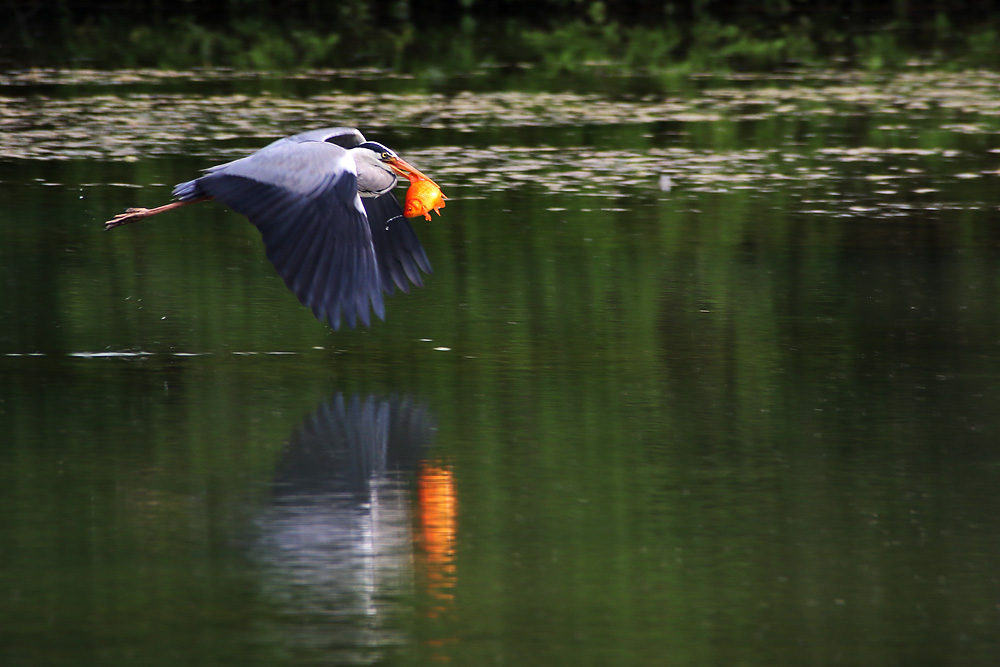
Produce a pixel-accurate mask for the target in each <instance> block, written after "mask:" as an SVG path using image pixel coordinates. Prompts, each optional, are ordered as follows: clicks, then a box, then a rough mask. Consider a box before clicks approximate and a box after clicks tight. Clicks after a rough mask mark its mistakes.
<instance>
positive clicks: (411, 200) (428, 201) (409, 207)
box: [403, 175, 447, 220]
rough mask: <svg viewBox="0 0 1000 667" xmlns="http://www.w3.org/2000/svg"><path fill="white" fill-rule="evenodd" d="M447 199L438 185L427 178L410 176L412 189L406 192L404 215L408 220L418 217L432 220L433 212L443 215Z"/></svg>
mask: <svg viewBox="0 0 1000 667" xmlns="http://www.w3.org/2000/svg"><path fill="white" fill-rule="evenodd" d="M445 199H447V197H445V196H444V193H443V192H441V188H439V187H438V185H437V183H435V182H434V181H431V180H429V179H426V178H417V177H416V176H413V175H410V188H409V189H408V190H407V191H406V204H405V205H404V206H403V215H405V216H406V217H407V218H415V217H417V216H418V215H422V216H424V218H426V219H427V220H430V219H431V210H433V211H434V212H435V213H437V214H438V215H441V209H443V208H444V200H445Z"/></svg>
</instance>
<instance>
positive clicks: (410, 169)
mask: <svg viewBox="0 0 1000 667" xmlns="http://www.w3.org/2000/svg"><path fill="white" fill-rule="evenodd" d="M385 163H386V164H387V165H389V168H390V169H392V170H393V171H394V172H396V173H397V174H399V175H400V176H405V177H406V178H408V179H409V180H410V181H431V179H429V178H427V177H426V176H424V174H423V172H421V171H420V170H419V169H417V168H416V167H414V166H413V165H412V164H410V163H409V162H407V161H406V160H404V159H402V158H399V157H394V158H389V159H388V160H386V161H385ZM431 183H434V181H431ZM434 185H437V183H434Z"/></svg>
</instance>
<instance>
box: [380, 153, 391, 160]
mask: <svg viewBox="0 0 1000 667" xmlns="http://www.w3.org/2000/svg"><path fill="white" fill-rule="evenodd" d="M391 157H392V155H390V154H389V153H382V159H383V160H388V159H389V158H391Z"/></svg>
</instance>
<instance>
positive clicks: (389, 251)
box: [361, 192, 431, 295]
mask: <svg viewBox="0 0 1000 667" xmlns="http://www.w3.org/2000/svg"><path fill="white" fill-rule="evenodd" d="M361 202H362V203H363V204H364V206H365V211H367V213H368V226H369V228H370V229H371V235H372V243H373V245H374V246H375V258H376V260H377V261H378V268H379V275H380V277H381V279H382V289H383V290H384V291H385V293H386V294H389V295H392V292H393V284H395V285H396V287H398V288H399V289H400V291H402V292H409V291H410V285H409V283H408V282H407V278H408V279H409V281H410V282H412V283H413V284H414V285H416V286H417V287H423V286H424V283H423V280H421V279H420V271H423V272H424V273H430V272H431V263H430V261H428V259H427V254H426V253H425V252H424V248H423V246H421V245H420V240H419V239H417V234H416V232H414V231H413V227H411V226H410V223H409V221H408V220H407V219H406V218H404V217H403V209H402V208H400V206H399V201H398V200H397V199H396V197H395V195H393V194H392V193H391V192H387V193H385V194H384V195H382V196H380V197H364V198H362V199H361Z"/></svg>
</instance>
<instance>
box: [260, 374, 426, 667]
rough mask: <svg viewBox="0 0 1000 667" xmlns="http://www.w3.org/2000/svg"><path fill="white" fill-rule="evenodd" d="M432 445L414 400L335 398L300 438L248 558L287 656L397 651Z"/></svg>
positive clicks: (285, 460) (341, 657)
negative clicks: (421, 484)
mask: <svg viewBox="0 0 1000 667" xmlns="http://www.w3.org/2000/svg"><path fill="white" fill-rule="evenodd" d="M432 435H433V425H432V419H431V417H430V415H429V414H428V413H427V411H426V409H425V408H424V407H422V406H421V405H419V404H417V403H416V402H414V401H413V400H411V399H408V398H376V397H371V396H369V397H366V398H360V397H358V396H356V395H355V396H351V397H349V398H345V397H344V396H342V395H339V394H338V395H337V396H334V397H333V398H332V399H330V400H329V401H327V402H325V403H323V404H321V405H320V406H319V407H318V408H317V409H316V410H315V412H314V413H313V414H312V415H310V416H309V417H308V418H306V419H305V420H304V421H303V422H302V423H301V424H300V425H299V427H298V428H297V429H296V431H295V433H294V434H293V435H292V437H291V438H290V440H289V443H288V445H287V447H286V449H285V451H284V452H283V454H282V456H281V458H280V460H279V462H278V465H277V469H276V472H275V479H274V485H273V488H274V494H273V502H272V504H271V506H270V507H268V508H267V509H266V510H265V511H264V512H263V513H262V514H261V516H260V517H259V519H258V523H257V525H258V528H259V532H260V535H259V539H258V540H257V544H256V547H255V548H254V555H255V557H256V560H257V561H258V562H259V563H260V564H261V566H262V567H263V570H264V572H263V575H264V576H263V581H264V590H265V594H266V596H267V597H268V598H269V599H270V600H272V601H273V602H274V603H275V604H277V605H278V607H279V608H280V610H281V612H282V614H281V617H282V618H287V619H288V622H287V623H286V624H282V628H281V629H282V630H283V631H284V632H285V633H286V634H287V635H288V641H289V645H290V647H295V650H309V651H317V652H321V653H322V655H323V657H324V659H326V660H327V661H328V662H330V663H331V664H341V663H354V662H370V661H371V660H372V659H373V658H374V657H376V655H377V654H379V653H380V652H381V651H382V650H383V649H384V648H385V647H388V646H392V645H395V644H399V643H401V642H402V641H403V638H402V636H401V635H400V634H399V631H397V630H396V628H395V627H394V625H396V624H395V623H393V619H394V618H398V617H399V615H400V614H401V613H402V612H403V609H402V607H401V606H400V605H399V603H398V600H399V599H400V598H401V597H403V596H406V597H409V596H410V595H411V594H412V592H413V586H414V579H413V576H414V573H413V565H414V544H415V542H416V536H415V535H414V533H413V527H414V525H415V524H419V523H420V522H415V521H414V519H413V507H412V498H413V489H412V482H413V479H412V478H413V473H414V471H415V470H417V469H418V467H420V465H421V464H420V461H421V459H422V457H423V454H424V452H425V451H426V449H427V447H428V446H429V444H430V441H431V438H432Z"/></svg>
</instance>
